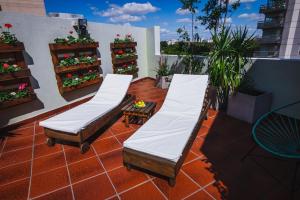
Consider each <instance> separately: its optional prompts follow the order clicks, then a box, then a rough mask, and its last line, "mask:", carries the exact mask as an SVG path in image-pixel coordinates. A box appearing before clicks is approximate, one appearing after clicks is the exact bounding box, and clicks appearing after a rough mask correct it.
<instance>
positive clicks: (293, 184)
mask: <svg viewBox="0 0 300 200" xmlns="http://www.w3.org/2000/svg"><path fill="white" fill-rule="evenodd" d="M298 169H299V162H296V164H295V170H294V175H293V178H292V182H291V191H290V192H291V193H290V195H291V196H290V199H291V200H292V199H294V194H295V191H296V187H295V185H296V181H297V174H298Z"/></svg>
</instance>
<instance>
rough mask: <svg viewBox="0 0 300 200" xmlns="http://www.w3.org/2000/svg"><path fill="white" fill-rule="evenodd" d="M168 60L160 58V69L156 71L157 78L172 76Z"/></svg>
mask: <svg viewBox="0 0 300 200" xmlns="http://www.w3.org/2000/svg"><path fill="white" fill-rule="evenodd" d="M167 61H168V60H167V58H165V59H164V58H162V57H160V60H159V62H158V64H159V67H158V68H157V69H156V70H155V72H156V73H157V76H169V75H171V70H170V68H169V66H168V64H167Z"/></svg>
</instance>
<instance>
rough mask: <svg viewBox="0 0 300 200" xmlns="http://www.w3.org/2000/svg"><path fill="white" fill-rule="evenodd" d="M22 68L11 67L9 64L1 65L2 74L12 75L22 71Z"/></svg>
mask: <svg viewBox="0 0 300 200" xmlns="http://www.w3.org/2000/svg"><path fill="white" fill-rule="evenodd" d="M21 69H22V68H21V67H19V66H18V65H10V64H7V63H0V73H11V72H17V71H20V70H21Z"/></svg>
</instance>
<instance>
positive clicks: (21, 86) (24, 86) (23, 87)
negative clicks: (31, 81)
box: [19, 83, 28, 90]
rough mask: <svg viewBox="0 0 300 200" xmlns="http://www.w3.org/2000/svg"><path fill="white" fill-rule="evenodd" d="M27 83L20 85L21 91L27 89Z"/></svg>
mask: <svg viewBox="0 0 300 200" xmlns="http://www.w3.org/2000/svg"><path fill="white" fill-rule="evenodd" d="M27 85H28V84H27V83H21V84H20V85H19V90H24V89H25V88H26V87H27Z"/></svg>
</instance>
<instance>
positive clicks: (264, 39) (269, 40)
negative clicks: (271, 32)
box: [257, 36, 281, 44]
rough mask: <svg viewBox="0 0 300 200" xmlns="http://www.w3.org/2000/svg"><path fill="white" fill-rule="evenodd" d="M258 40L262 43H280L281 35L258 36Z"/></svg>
mask: <svg viewBox="0 0 300 200" xmlns="http://www.w3.org/2000/svg"><path fill="white" fill-rule="evenodd" d="M257 41H258V42H259V43H260V44H280V43H281V37H280V36H263V37H262V38H257Z"/></svg>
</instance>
